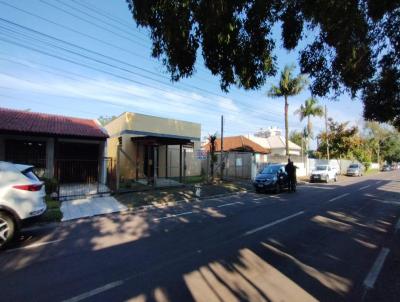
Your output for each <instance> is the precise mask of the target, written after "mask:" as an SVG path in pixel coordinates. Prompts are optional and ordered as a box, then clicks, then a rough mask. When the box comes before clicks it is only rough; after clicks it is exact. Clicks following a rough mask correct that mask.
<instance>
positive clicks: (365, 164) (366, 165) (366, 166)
mask: <svg viewBox="0 0 400 302" xmlns="http://www.w3.org/2000/svg"><path fill="white" fill-rule="evenodd" d="M363 165H364V167H365V171H368V170H369V167H371V163H370V162H364V163H363Z"/></svg>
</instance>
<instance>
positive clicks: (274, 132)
mask: <svg viewBox="0 0 400 302" xmlns="http://www.w3.org/2000/svg"><path fill="white" fill-rule="evenodd" d="M281 135H282V130H281V129H279V128H277V127H269V128H267V129H262V128H261V129H260V130H259V131H257V132H256V133H254V136H256V137H264V138H268V137H271V136H281Z"/></svg>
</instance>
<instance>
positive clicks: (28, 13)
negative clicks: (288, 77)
mask: <svg viewBox="0 0 400 302" xmlns="http://www.w3.org/2000/svg"><path fill="white" fill-rule="evenodd" d="M0 4H3V5H5V6H8V7H10V8H12V9H15V10H17V11H19V12H22V13H24V14H27V15H29V16H31V17H34V18H37V19H39V20H42V21H44V22H47V23H50V24H52V25H55V26H58V27H60V28H62V29H65V30H68V31H70V32H73V33H76V34H78V35H81V36H84V37H87V38H89V39H91V40H93V41H96V42H99V43H102V44H104V45H107V46H109V47H112V48H114V49H118V50H120V51H123V52H125V53H127V54H130V55H136V56H138V57H141V58H143V59H145V60H149V61H150V62H153V61H152V60H150V57H147V56H143V55H142V54H139V53H136V52H133V51H132V50H130V49H126V48H124V47H120V46H117V45H115V43H110V42H106V41H104V40H102V39H98V38H97V37H94V36H92V35H89V34H87V33H84V32H81V31H78V30H76V29H74V28H71V27H69V26H66V25H63V24H60V23H57V22H55V21H53V20H50V19H48V18H45V17H42V16H39V15H37V14H34V13H31V12H29V11H27V10H24V9H22V8H19V7H16V6H14V5H12V4H10V3H6V2H4V1H0ZM203 70H206V69H205V68H203ZM196 78H197V79H199V80H201V81H203V82H207V83H211V84H215V83H214V82H213V81H210V80H208V79H205V78H203V77H201V76H199V75H197V76H196ZM243 95H244V94H243Z"/></svg>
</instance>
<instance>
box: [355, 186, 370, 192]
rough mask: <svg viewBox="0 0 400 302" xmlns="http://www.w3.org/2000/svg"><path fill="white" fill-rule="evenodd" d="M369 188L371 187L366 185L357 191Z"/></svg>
mask: <svg viewBox="0 0 400 302" xmlns="http://www.w3.org/2000/svg"><path fill="white" fill-rule="evenodd" d="M370 186H371V185H367V186H364V187H361V188H359V189H358V191H361V190H364V189H366V188H369V187H370Z"/></svg>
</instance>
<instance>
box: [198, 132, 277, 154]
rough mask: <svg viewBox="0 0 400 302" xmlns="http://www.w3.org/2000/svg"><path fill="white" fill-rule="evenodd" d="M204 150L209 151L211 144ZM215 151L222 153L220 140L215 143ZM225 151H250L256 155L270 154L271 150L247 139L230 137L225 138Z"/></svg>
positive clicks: (241, 136)
mask: <svg viewBox="0 0 400 302" xmlns="http://www.w3.org/2000/svg"><path fill="white" fill-rule="evenodd" d="M204 148H205V149H206V150H207V151H209V150H210V144H209V143H208V144H206V145H205V146H204ZM215 151H216V152H220V151H221V139H220V138H218V139H217V140H216V141H215ZM224 151H250V152H255V153H264V154H265V153H269V150H268V149H266V148H264V147H262V146H260V145H259V144H257V143H255V142H253V141H252V140H250V139H248V138H247V137H245V136H243V135H240V136H228V137H224Z"/></svg>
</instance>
